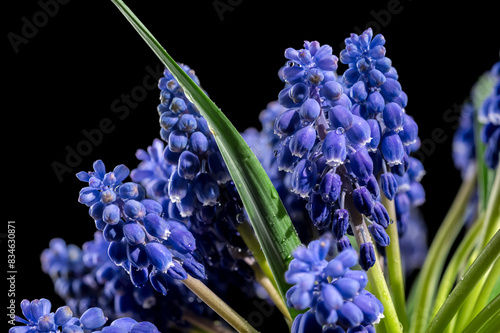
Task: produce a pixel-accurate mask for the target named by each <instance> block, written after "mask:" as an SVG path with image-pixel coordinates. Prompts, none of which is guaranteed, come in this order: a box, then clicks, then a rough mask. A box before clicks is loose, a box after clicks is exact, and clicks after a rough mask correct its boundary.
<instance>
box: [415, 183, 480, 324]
mask: <svg viewBox="0 0 500 333" xmlns="http://www.w3.org/2000/svg"><path fill="white" fill-rule="evenodd" d="M475 186H476V181H475V177H469V179H466V180H464V182H463V183H462V185H461V187H460V190H459V192H458V193H457V195H456V197H455V200H454V201H453V204H452V205H451V207H450V210H449V211H448V213H447V214H446V217H445V218H444V220H443V222H442V223H441V225H440V227H439V230H438V232H437V233H436V236H435V237H434V239H433V241H432V244H431V246H430V248H429V252H428V253H427V258H426V259H425V262H424V265H423V267H422V270H421V271H420V273H419V276H418V283H416V284H414V286H413V289H412V291H411V294H412V295H413V297H412V300H411V302H412V306H411V310H412V312H411V315H410V320H409V323H410V327H409V332H410V333H420V332H422V331H423V330H424V329H425V327H426V326H427V325H428V320H429V316H430V312H431V310H432V306H433V298H434V296H435V292H436V288H437V285H438V281H439V278H440V276H441V273H442V270H443V267H444V264H445V261H446V258H447V256H448V253H449V251H450V249H451V247H452V245H453V243H454V241H455V239H456V238H457V236H458V234H459V232H460V230H461V229H462V224H460V223H456V222H457V220H459V219H461V217H462V216H463V214H464V212H465V209H466V207H467V202H468V201H469V198H470V196H471V194H472V193H473V190H474V188H475Z"/></svg>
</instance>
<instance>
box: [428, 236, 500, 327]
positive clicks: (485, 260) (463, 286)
mask: <svg viewBox="0 0 500 333" xmlns="http://www.w3.org/2000/svg"><path fill="white" fill-rule="evenodd" d="M499 253H500V231H498V232H497V233H496V234H495V236H493V238H492V239H491V241H490V242H488V244H487V245H486V246H485V247H484V249H483V250H482V251H481V253H479V255H478V257H477V258H476V260H475V261H474V263H473V264H472V265H471V266H470V267H469V269H468V270H467V272H465V274H464V276H463V277H462V278H460V281H459V282H458V283H457V285H456V286H455V288H454V289H453V291H452V292H451V294H450V295H449V296H448V298H447V299H446V301H445V302H444V303H443V306H442V307H441V309H440V310H439V312H438V313H437V314H436V316H435V317H434V318H433V319H432V320H431V323H430V325H429V328H428V329H427V333H437V332H443V330H444V329H445V328H446V326H448V324H449V323H450V321H451V320H452V318H453V317H454V316H455V314H456V313H457V312H458V310H459V309H460V307H461V306H462V304H463V303H464V301H465V300H466V298H467V296H468V295H469V294H470V293H471V291H472V290H473V289H474V286H475V285H476V284H477V282H478V281H479V280H480V279H481V278H482V276H483V275H484V274H485V273H486V272H487V271H488V269H489V268H490V267H491V265H492V264H493V263H494V262H495V261H496V260H497V259H498V258H499Z"/></svg>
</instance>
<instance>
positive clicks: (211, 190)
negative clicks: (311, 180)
mask: <svg viewBox="0 0 500 333" xmlns="http://www.w3.org/2000/svg"><path fill="white" fill-rule="evenodd" d="M181 66H182V68H183V69H184V70H185V71H186V73H188V75H189V76H190V77H191V78H192V79H193V80H194V81H195V82H196V83H197V84H199V80H198V78H197V77H196V75H195V73H194V71H193V70H191V69H190V68H189V67H187V66H185V65H181ZM158 87H159V88H160V90H161V93H160V104H159V105H158V113H159V115H160V126H161V130H160V137H161V138H162V139H163V140H164V141H165V142H166V145H164V144H163V143H162V142H161V141H160V140H158V139H156V140H154V142H153V144H152V146H150V147H148V148H147V150H142V149H140V150H138V151H137V154H136V156H137V158H138V159H139V160H140V161H141V163H140V164H139V166H138V167H137V168H136V169H135V170H133V171H132V173H131V178H132V179H133V180H134V181H135V182H138V183H141V184H142V185H143V186H144V188H145V189H146V192H147V193H148V196H149V197H151V198H154V199H156V200H157V201H158V202H160V203H161V204H162V206H163V207H164V211H165V212H166V214H167V213H168V216H170V217H172V218H175V219H177V220H181V221H183V222H184V223H185V224H186V225H187V226H188V228H189V230H190V231H191V232H192V233H193V235H194V236H195V238H196V242H197V247H198V252H199V253H200V256H199V258H200V260H204V262H205V266H206V267H210V268H211V270H212V272H214V271H215V270H218V269H224V270H228V271H231V272H236V273H237V274H239V275H240V276H239V277H238V276H236V275H235V276H234V278H235V279H239V280H241V279H243V280H244V281H247V282H248V281H250V280H252V279H253V271H252V269H251V268H250V266H249V265H248V260H247V259H248V257H249V256H250V253H249V251H248V248H247V247H246V245H245V244H244V242H243V240H242V238H241V236H240V235H239V233H238V231H237V227H238V226H239V224H240V223H241V222H242V221H243V220H244V219H245V213H244V210H243V204H242V202H241V200H240V198H239V195H238V193H237V190H236V186H235V184H234V182H233V181H232V179H231V176H230V174H229V171H228V169H227V167H226V165H225V162H224V160H223V158H222V155H221V153H220V151H219V149H218V147H217V144H216V143H215V139H214V137H213V134H212V132H211V131H210V129H209V127H208V125H207V122H206V120H205V118H204V117H203V116H202V115H201V114H200V112H199V111H198V110H197V108H196V107H195V106H194V104H193V103H191V102H190V101H189V100H188V98H187V97H186V96H185V94H184V91H183V89H182V88H181V87H180V85H179V84H178V83H177V81H176V80H175V79H174V78H173V76H172V74H171V73H170V72H169V71H168V70H165V72H164V77H162V78H161V79H160V80H159V84H158ZM221 287H223V286H221Z"/></svg>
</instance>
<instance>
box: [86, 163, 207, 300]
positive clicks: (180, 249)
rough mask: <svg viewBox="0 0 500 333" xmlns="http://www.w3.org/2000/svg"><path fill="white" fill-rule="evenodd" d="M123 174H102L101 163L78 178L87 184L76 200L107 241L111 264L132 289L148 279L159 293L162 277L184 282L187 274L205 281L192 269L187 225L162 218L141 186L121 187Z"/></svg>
mask: <svg viewBox="0 0 500 333" xmlns="http://www.w3.org/2000/svg"><path fill="white" fill-rule="evenodd" d="M128 174H129V171H128V168H126V167H125V166H124V165H119V166H117V167H116V168H115V169H114V171H113V172H108V173H106V171H105V166H104V163H103V162H102V161H101V160H98V161H96V162H95V163H94V171H91V172H83V171H82V172H79V173H78V174H77V177H78V179H80V180H81V181H84V182H88V183H89V186H88V187H85V188H83V189H82V190H81V191H80V197H79V201H80V202H82V203H84V204H86V205H87V206H89V207H90V210H89V214H90V216H91V217H92V218H94V220H95V223H96V226H97V228H98V229H99V230H102V231H103V236H104V238H105V239H106V240H107V241H109V242H110V244H109V247H108V255H109V257H110V258H111V260H112V261H113V262H114V263H115V264H116V265H117V266H121V267H122V268H123V269H125V270H126V271H127V272H128V273H129V275H130V280H131V281H132V283H133V284H134V285H136V286H142V285H144V284H145V283H146V282H148V280H149V281H150V282H151V284H152V286H153V287H154V288H155V289H156V290H158V291H160V292H165V290H166V288H165V287H164V276H167V275H168V276H170V277H175V278H178V279H185V278H186V277H187V272H189V273H192V274H193V273H194V276H195V277H197V278H200V279H204V278H205V274H204V269H203V266H200V267H199V269H198V270H196V271H193V270H192V269H191V268H192V267H191V266H192V265H191V263H192V260H193V252H194V251H195V250H196V241H195V239H194V237H193V235H192V234H191V232H190V231H189V230H188V228H187V226H186V225H185V224H184V223H183V222H181V221H178V220H175V219H173V218H167V219H164V218H163V217H162V213H163V207H162V206H161V204H159V203H158V202H157V201H155V200H153V199H146V198H145V190H144V188H143V187H142V186H141V185H139V184H137V183H134V182H127V183H122V181H123V180H124V179H125V178H126V177H127V176H128ZM185 263H186V264H185ZM187 263H190V264H189V265H187Z"/></svg>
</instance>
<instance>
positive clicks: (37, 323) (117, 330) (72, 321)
mask: <svg viewBox="0 0 500 333" xmlns="http://www.w3.org/2000/svg"><path fill="white" fill-rule="evenodd" d="M40 305H41V306H40ZM21 308H22V310H23V314H24V316H25V317H26V319H27V320H24V319H22V318H20V317H18V316H16V321H18V322H20V323H22V324H24V325H25V326H14V327H11V328H10V329H9V333H28V332H63V333H84V332H90V331H92V332H95V333H97V332H103V333H146V332H147V333H160V331H159V330H158V328H156V326H155V325H153V324H152V323H150V322H147V321H143V322H137V321H136V320H134V319H132V318H129V317H122V318H120V319H116V320H114V321H113V322H111V324H110V325H109V326H104V325H105V324H106V322H107V321H108V318H107V317H106V316H105V315H104V312H103V310H102V309H101V308H98V307H92V308H89V309H88V310H86V311H85V312H84V313H83V314H82V315H81V316H80V317H79V318H78V317H74V316H73V312H72V311H71V310H70V309H69V307H68V306H64V307H60V308H58V309H57V310H56V312H55V313H54V312H50V301H48V300H46V299H40V300H33V301H31V302H30V301H28V300H23V301H22V302H21ZM97 329H100V330H99V331H97Z"/></svg>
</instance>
